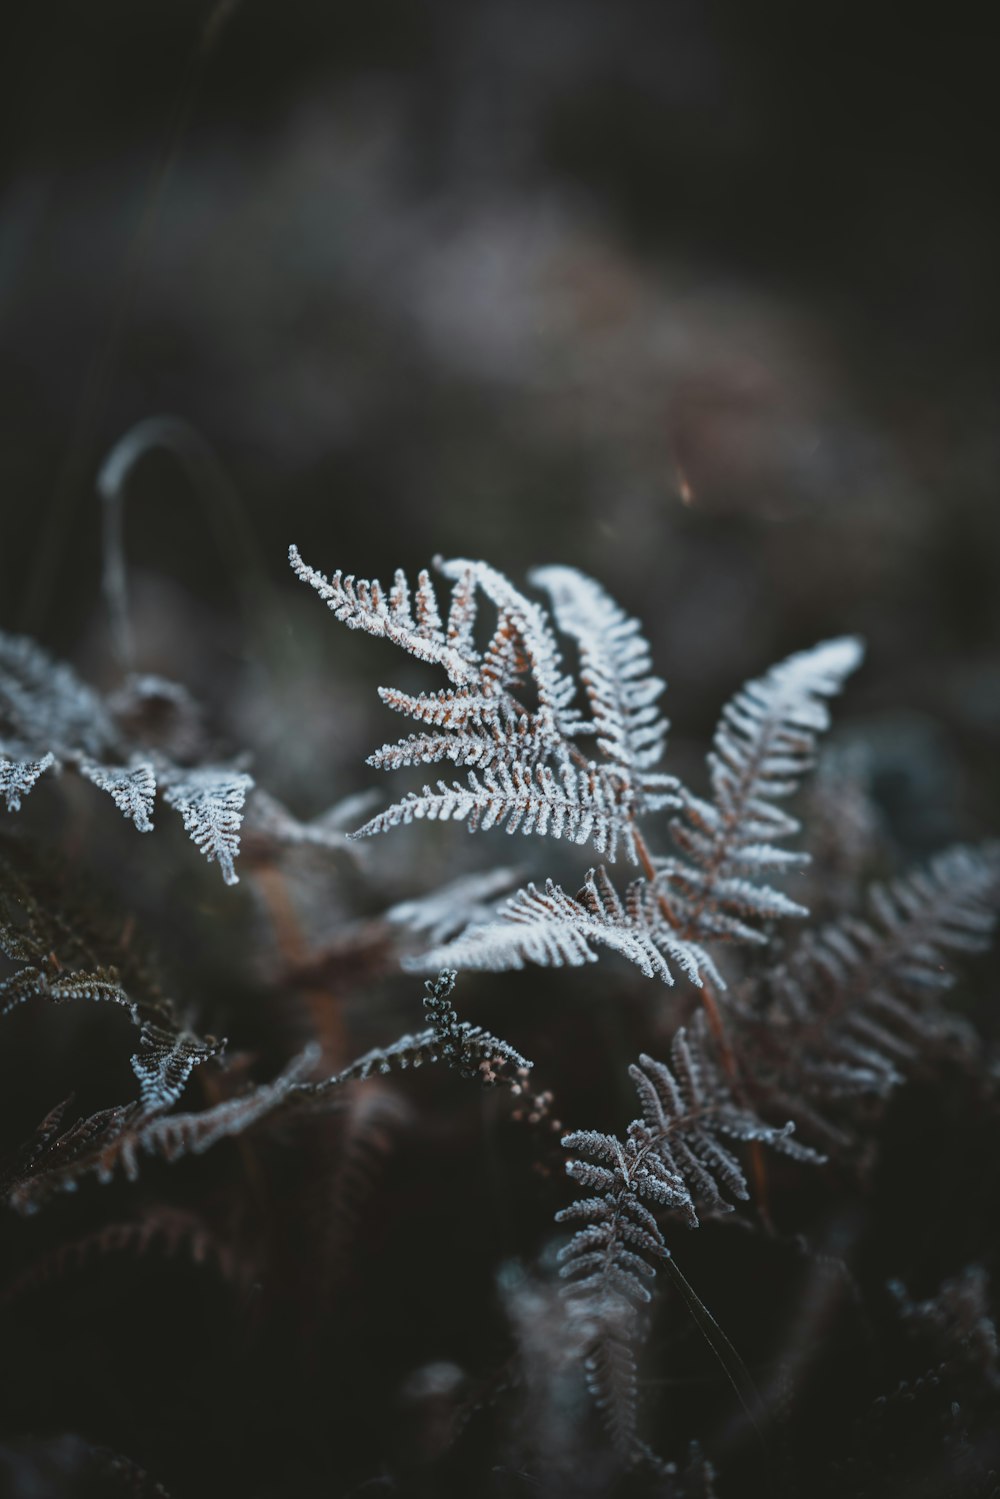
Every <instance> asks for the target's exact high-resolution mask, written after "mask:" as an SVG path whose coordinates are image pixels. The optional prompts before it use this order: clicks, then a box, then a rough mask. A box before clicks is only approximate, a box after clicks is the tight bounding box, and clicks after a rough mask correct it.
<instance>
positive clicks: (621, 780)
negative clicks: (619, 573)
mask: <svg viewBox="0 0 1000 1499" xmlns="http://www.w3.org/2000/svg"><path fill="white" fill-rule="evenodd" d="M290 557H291V562H292V566H293V568H294V570H295V571H296V573H297V574H298V576H299V577H301V578H302V579H303V580H304V581H306V582H308V583H309V584H310V585H311V586H312V587H313V588H315V589H316V591H317V592H318V593H319V594H320V596H321V597H322V598H324V600H325V601H326V602H327V604H328V605H329V606H330V608H331V609H332V610H333V612H334V613H335V614H336V615H337V617H338V618H340V619H342V620H344V622H345V623H347V624H348V625H351V626H352V627H355V628H362V629H365V630H368V631H369V632H370V633H371V634H374V635H384V636H386V637H388V638H390V639H392V640H394V641H395V642H396V643H397V644H399V645H400V646H402V647H403V648H404V649H406V650H408V651H410V653H411V654H413V655H416V656H417V657H418V658H419V659H421V660H424V661H427V662H431V663H434V664H439V665H441V666H443V667H444V669H445V670H446V672H447V673H448V676H449V678H450V682H451V685H450V686H449V687H448V688H447V689H444V690H440V691H437V692H425V693H412V692H403V691H400V690H397V689H395V688H389V687H383V688H380V689H379V693H380V696H381V698H382V700H383V702H384V703H385V704H386V705H387V706H388V707H390V708H392V709H393V710H394V711H397V712H400V713H403V714H406V715H408V716H409V717H411V718H414V719H416V720H417V721H418V723H419V724H421V725H422V728H421V731H420V732H417V733H413V734H410V735H408V736H406V737H404V738H402V739H399V740H396V741H394V742H390V743H386V744H384V745H382V747H381V748H380V749H378V750H376V751H375V753H374V754H373V755H372V756H371V757H370V758H369V764H371V765H373V766H375V767H377V768H379V769H385V770H399V769H404V768H407V767H413V766H423V765H435V764H440V763H442V762H446V761H447V762H450V763H452V764H453V765H455V766H457V767H460V768H461V769H463V770H464V771H465V779H464V780H453V781H446V780H438V781H437V782H436V783H433V784H430V783H429V784H425V785H424V786H423V787H422V789H421V790H419V791H411V792H409V793H408V794H407V795H406V796H404V797H403V799H402V800H400V801H398V802H395V803H393V804H392V805H391V806H389V807H388V808H386V809H385V810H384V811H383V812H380V813H379V814H378V815H377V816H375V817H373V818H371V819H370V820H369V821H368V822H367V823H365V824H364V826H363V827H361V828H360V829H359V830H358V832H357V834H356V835H355V836H357V837H368V836H371V835H373V834H376V833H383V832H386V831H388V830H389V829H391V828H394V827H398V826H400V825H404V824H409V823H413V822H419V821H458V822H464V823H466V825H467V826H468V828H469V829H470V831H472V832H477V831H481V830H487V829H490V828H494V827H504V828H506V830H507V831H508V832H509V833H514V832H517V831H521V832H523V833H537V834H541V835H544V836H549V837H553V838H560V839H563V840H566V841H570V842H576V843H579V844H584V843H590V844H591V845H592V846H593V847H594V848H596V850H597V851H598V853H600V854H602V855H603V856H604V858H605V859H606V860H607V861H608V862H613V861H614V860H615V859H616V857H617V856H618V854H619V853H624V855H625V857H627V858H628V859H630V860H631V861H632V862H634V863H637V864H639V865H641V866H642V870H643V878H641V879H639V880H637V881H634V882H633V883H632V884H631V885H630V886H629V887H628V890H627V891H626V893H625V896H624V898H622V897H620V896H619V895H618V894H617V893H616V892H615V890H614V888H613V886H612V885H611V882H610V880H608V878H607V876H606V875H604V874H603V872H602V873H601V874H600V876H599V877H594V876H592V875H591V876H588V878H587V883H586V884H585V886H584V888H583V889H582V890H581V891H580V893H579V894H578V895H577V896H575V897H574V896H570V895H567V894H566V892H565V891H564V890H563V889H562V888H561V887H560V886H558V885H555V884H553V883H552V882H551V881H549V882H548V883H547V884H546V886H545V888H544V890H542V889H540V888H539V887H537V886H536V885H534V884H532V885H528V886H527V887H526V888H525V889H524V890H521V891H519V892H518V893H517V895H515V896H514V897H513V898H512V899H511V900H509V901H508V902H507V903H506V904H505V905H504V906H503V907H502V908H501V909H500V910H499V911H498V912H497V913H496V917H495V919H494V920H493V921H481V920H478V919H475V918H474V919H473V921H472V923H471V924H470V926H469V927H468V928H467V930H466V931H465V932H464V933H461V934H460V935H459V936H457V937H455V938H454V939H453V940H451V941H446V942H445V944H444V946H441V945H440V944H434V945H433V947H432V951H431V952H429V953H427V954H425V955H424V956H423V958H421V959H415V960H413V964H412V966H415V967H424V968H433V967H437V966H439V965H440V964H442V963H444V964H451V963H457V964H459V965H462V966H472V967H482V968H491V969H504V968H519V967H522V966H523V964H524V963H525V962H537V963H541V964H543V965H546V966H559V965H562V964H571V965H576V964H579V963H583V962H588V961H591V960H592V959H593V957H594V955H595V954H594V947H595V946H606V947H611V948H613V949H615V950H617V951H618V952H620V953H622V954H623V955H624V956H625V957H627V958H628V959H629V960H630V961H631V962H633V963H635V964H636V965H637V966H638V967H639V968H640V970H641V971H642V972H643V973H645V974H647V975H654V974H655V975H657V976H659V977H660V978H662V979H664V980H665V981H666V982H668V983H669V982H671V970H672V968H673V967H679V968H680V969H681V970H682V971H684V972H685V973H687V974H688V976H689V977H691V978H692V979H694V980H695V982H698V980H699V974H704V973H706V972H707V973H709V974H710V975H711V977H712V978H713V980H714V981H715V982H717V983H718V984H719V985H720V986H722V981H721V978H720V977H719V975H718V973H717V971H716V970H715V968H714V967H713V965H712V963H711V960H710V958H709V957H708V956H707V954H706V953H705V950H704V946H703V944H704V943H706V942H711V941H714V940H722V941H734V940H737V941H746V942H761V941H764V940H765V938H764V935H763V933H762V932H761V930H760V925H761V923H766V922H769V921H772V920H774V919H777V918H782V917H787V916H802V915H804V914H806V913H805V911H804V908H803V907H802V906H801V905H800V904H799V903H798V902H796V901H794V900H792V899H791V898H790V897H789V896H788V895H786V894H785V893H784V892H783V891H782V890H779V889H775V888H773V887H772V886H771V885H769V884H767V883H764V882H763V881H762V880H761V878H760V874H761V871H763V870H771V869H777V870H779V871H780V870H787V869H789V868H793V867H795V866H797V865H799V864H801V863H803V862H804V861H805V858H806V856H805V855H803V854H798V853H789V852H787V851H785V850H783V849H781V848H779V847H778V846H777V842H778V841H780V840H781V839H784V838H786V837H787V836H789V834H791V833H792V832H795V831H796V830H797V828H798V824H797V822H796V821H795V820H794V819H793V818H792V817H790V816H789V815H788V814H787V813H785V812H783V811H780V810H779V809H778V807H777V806H776V805H775V803H776V801H777V800H780V799H781V798H782V797H785V796H788V795H790V794H791V793H792V792H793V791H794V790H795V789H796V787H797V785H798V782H799V780H800V779H801V776H802V774H803V773H804V771H805V770H807V769H808V768H809V766H810V764H811V760H812V753H813V749H814V747H815V742H816V736H817V735H818V734H819V733H820V732H821V731H822V730H823V729H825V728H826V727H827V724H828V721H829V718H828V713H827V709H826V705H825V699H826V698H827V697H829V696H831V695H832V694H833V693H835V692H837V691H838V690H839V688H840V686H841V685H842V682H843V679H844V677H845V676H846V675H847V673H848V672H849V671H851V670H852V669H853V668H854V667H855V666H856V665H857V664H858V662H859V661H860V659H861V647H860V645H859V643H858V642H857V641H855V640H852V639H846V638H845V639H842V640H833V641H829V642H827V643H826V644H824V645H820V646H817V647H815V648H814V649H813V650H811V651H803V652H800V653H799V654H797V655H795V656H791V657H789V659H788V660H787V661H784V662H782V663H781V664H779V665H778V666H776V667H774V668H773V669H772V670H771V671H770V672H769V673H768V674H767V675H766V676H764V677H762V678H760V679H759V680H758V681H754V682H750V683H749V684H748V685H747V686H745V687H744V688H743V689H742V690H741V691H740V692H739V693H738V694H737V695H736V697H735V698H734V699H733V700H732V702H730V703H729V704H728V705H727V707H726V709H725V710H724V713H723V716H722V721H721V723H720V725H719V727H718V730H717V732H716V735H715V741H714V751H713V754H712V755H711V757H710V761H709V764H710V772H711V783H712V791H713V798H714V799H713V800H712V801H705V800H702V799H700V798H698V797H695V796H694V795H692V794H691V793H690V792H689V791H687V790H686V789H685V788H683V787H680V786H679V784H678V783H677V781H676V780H675V779H674V778H673V777H670V776H667V775H664V774H663V773H662V772H660V771H659V770H657V769H656V768H655V767H656V765H657V763H658V761H659V759H660V757H661V755H662V751H663V747H664V743H665V739H666V732H667V723H666V720H665V719H664V718H663V717H662V715H661V713H660V711H659V708H658V706H657V703H658V699H659V697H660V695H661V693H662V691H663V683H662V681H661V680H660V679H659V678H658V677H656V676H655V675H653V672H652V662H651V659H650V652H649V647H648V645H647V643H646V641H645V640H644V638H643V636H642V633H641V630H640V627H639V624H638V622H637V621H636V620H635V619H633V618H631V617H630V616H629V615H628V614H626V613H625V611H624V610H623V609H621V608H620V607H619V605H618V604H616V603H615V602H614V601H613V600H612V599H610V598H609V597H608V595H607V594H606V593H605V592H604V591H603V590H602V589H601V588H600V587H599V586H598V584H596V583H594V582H593V581H592V580H591V579H589V578H586V577H584V576H583V575H582V574H581V573H578V572H576V571H575V570H574V569H572V568H565V567H548V568H542V569H540V570H538V571H537V572H536V573H534V574H533V581H534V582H536V583H537V584H539V585H540V586H541V587H542V588H544V589H545V590H546V591H547V592H548V594H549V595H550V597H551V600H552V610H553V613H554V620H553V618H552V616H550V614H549V612H548V610H546V609H545V608H544V607H543V606H542V605H541V604H538V603H535V602H533V601H532V600H530V599H528V598H527V597H526V596H525V595H524V594H522V593H521V592H519V591H518V590H517V589H516V588H515V587H514V586H513V585H512V584H511V583H510V582H509V580H508V579H507V578H505V577H504V576H503V574H501V573H499V572H497V570H496V569H494V568H491V567H489V566H488V565H487V564H485V563H482V562H474V561H469V560H464V559H463V560H456V561H451V562H441V561H439V562H438V564H437V566H438V568H439V571H441V572H442V573H443V574H444V576H445V577H447V578H449V579H450V580H452V581H453V583H454V592H453V596H452V606H451V612H450V614H449V621H450V622H449V626H448V628H447V629H445V627H444V626H442V624H441V615H440V611H439V609H438V605H437V599H436V595H435V594H434V591H433V587H432V585H431V584H430V581H429V579H427V578H426V575H421V582H420V585H419V588H418V596H419V597H421V598H423V600H424V604H423V607H422V609H420V610H418V611H417V613H416V615H414V613H413V611H412V609H411V605H410V593H409V589H408V587H407V585H406V581H405V579H404V578H403V577H402V575H399V574H397V579H396V583H395V585H394V588H393V589H392V590H390V591H389V592H388V593H387V592H386V590H385V589H383V588H382V586H381V585H380V584H379V583H378V582H377V581H373V582H360V581H358V580H356V579H354V578H350V577H347V578H345V577H344V576H343V575H342V574H340V573H336V574H334V576H333V577H332V578H331V579H327V578H324V577H323V576H322V575H321V574H319V573H316V572H315V571H314V570H313V569H311V568H308V567H307V566H306V565H305V564H304V563H303V562H302V559H301V557H300V556H299V554H298V552H297V550H296V549H295V548H294V547H293V548H292V549H291V552H290ZM477 593H478V594H481V595H483V596H484V597H485V599H486V600H487V602H488V604H489V605H491V606H492V609H493V610H494V611H495V612H496V617H497V622H496V627H495V630H494V633H493V635H492V637H491V638H490V640H489V643H488V644H487V646H486V647H485V649H484V650H482V652H477V650H476V648H475V644H474V641H473V632H472V624H473V622H474V621H475V619H476V607H475V601H476V595H477ZM456 618H457V620H458V621H459V623H458V624H454V625H453V624H452V623H451V621H453V620H454V619H456ZM556 625H558V627H559V628H560V629H561V630H562V631H563V632H564V633H565V634H566V635H568V636H570V637H571V638H572V639H573V641H574V642H575V645H576V648H577V652H578V656H579V683H577V682H576V681H575V680H574V678H573V676H572V675H571V674H570V673H568V672H567V671H566V670H565V669H564V667H563V664H562V659H561V656H560V654H559V647H558V644H557V640H556V634H555V626H556ZM581 703H583V704H584V705H585V709H586V711H583V710H582V709H581V706H580V704H581ZM581 744H584V745H587V746H588V747H589V748H590V751H591V753H588V752H586V751H585V750H584V749H582V748H581ZM594 750H596V756H595V755H593V751H594ZM669 807H676V808H679V810H680V815H679V816H678V817H677V818H676V819H675V820H674V821H673V823H672V824H671V831H672V834H673V838H674V842H675V845H676V848H677V853H676V854H673V855H670V856H666V857H657V856H656V855H655V854H654V853H652V852H651V851H650V849H649V846H648V845H647V842H646V837H645V831H644V830H643V829H641V828H640V822H639V820H640V818H641V817H643V816H646V815H649V814H651V813H655V812H657V811H663V810H664V809H666V808H669ZM477 914H478V913H477ZM723 987H724V986H723Z"/></svg>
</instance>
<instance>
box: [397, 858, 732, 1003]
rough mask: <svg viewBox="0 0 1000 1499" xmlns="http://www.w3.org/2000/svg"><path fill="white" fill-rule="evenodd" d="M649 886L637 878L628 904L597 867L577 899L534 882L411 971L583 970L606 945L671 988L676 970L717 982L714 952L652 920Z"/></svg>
mask: <svg viewBox="0 0 1000 1499" xmlns="http://www.w3.org/2000/svg"><path fill="white" fill-rule="evenodd" d="M647 889H648V887H647V883H646V881H645V880H635V881H633V883H632V884H631V885H630V886H629V888H628V890H627V891H626V894H625V899H624V901H623V900H622V899H621V897H620V896H619V895H618V892H617V891H616V890H615V888H614V886H613V885H612V883H611V881H610V879H609V878H608V875H607V872H606V870H605V869H603V867H602V868H598V869H596V870H595V869H592V870H590V871H589V872H588V874H587V878H586V882H585V884H584V885H583V888H582V889H581V890H580V891H579V892H578V894H577V895H575V896H573V895H568V894H567V893H566V891H565V890H563V889H562V888H561V887H560V886H559V885H556V884H554V883H553V882H552V881H551V880H548V881H546V884H545V888H544V889H543V890H540V889H538V888H537V887H536V886H535V885H533V884H531V885H528V886H527V887H526V888H525V889H523V890H519V891H518V892H517V893H516V894H515V895H513V896H511V898H510V899H509V900H508V901H506V902H505V904H504V905H503V906H501V907H500V909H499V911H498V912H497V915H496V918H495V919H494V920H493V921H488V922H484V923H482V924H480V925H475V926H470V927H468V928H467V929H466V931H464V932H463V933H462V934H461V935H460V936H458V937H456V938H455V939H454V941H452V942H448V943H446V944H445V945H444V946H442V947H436V948H433V949H432V950H431V951H430V952H427V953H422V954H420V955H419V956H418V957H415V958H413V959H410V960H406V965H405V966H407V967H411V968H415V969H419V970H421V971H428V970H430V969H434V968H440V967H442V966H454V967H456V968H486V969H492V970H494V971H497V970H507V969H519V968H523V967H524V965H525V963H526V962H529V963H538V964H539V965H541V966H542V967H544V968H561V967H564V966H565V967H570V968H578V967H580V966H581V965H582V964H584V963H594V962H596V961H597V953H596V952H595V951H594V948H595V947H607V948H610V949H611V950H612V951H614V952H617V953H618V954H619V955H620V956H621V957H623V958H626V959H627V960H628V961H629V962H630V963H634V964H635V966H636V967H637V968H638V969H639V970H640V972H641V973H643V974H644V975H645V977H646V978H659V979H662V980H663V982H664V983H666V984H672V983H673V981H674V978H673V969H672V967H671V965H675V966H676V967H678V968H680V970H681V971H682V972H683V973H684V974H685V975H686V976H687V977H688V978H689V979H690V980H691V981H692V983H694V984H699V985H700V984H701V982H702V978H701V974H702V972H703V971H707V972H708V973H709V974H710V975H712V976H713V977H714V978H715V979H716V981H719V977H718V974H716V972H715V969H714V966H713V964H712V962H711V960H710V958H709V957H708V955H707V954H706V953H705V952H704V951H703V950H702V949H701V948H700V947H698V946H697V945H696V944H693V943H686V942H682V941H680V940H679V939H678V938H676V937H675V936H674V935H673V933H672V932H671V931H670V928H669V927H668V926H667V925H666V924H663V925H662V926H660V927H657V926H655V925H654V924H652V923H651V921H650V919H649V917H648V913H647V910H646V904H645V901H646V894H647Z"/></svg>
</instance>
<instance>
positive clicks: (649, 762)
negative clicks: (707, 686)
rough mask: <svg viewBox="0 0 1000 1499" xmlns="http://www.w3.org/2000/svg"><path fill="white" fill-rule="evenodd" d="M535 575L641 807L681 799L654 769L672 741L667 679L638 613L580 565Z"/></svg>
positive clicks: (599, 731)
mask: <svg viewBox="0 0 1000 1499" xmlns="http://www.w3.org/2000/svg"><path fill="white" fill-rule="evenodd" d="M531 581H532V582H533V583H535V584H537V585H538V586H539V587H541V588H544V589H545V590H546V591H547V593H548V594H549V596H550V598H551V599H552V608H553V612H554V614H555V619H556V623H557V625H558V626H559V628H560V629H561V630H562V631H563V632H564V633H565V634H567V635H570V636H572V637H573V639H574V640H575V641H576V643H577V646H578V649H579V652H580V681H581V684H582V686H583V689H584V691H585V693H586V696H587V702H588V705H589V708H590V713H591V718H592V720H593V727H594V732H595V733H596V735H597V746H598V748H599V750H600V751H601V753H602V754H603V755H604V756H605V757H606V758H607V760H608V761H609V763H610V764H611V766H612V767H613V769H614V772H615V774H616V775H617V776H619V777H620V778H621V780H622V782H623V783H624V784H626V785H627V786H628V787H629V789H630V790H631V791H632V792H633V793H634V795H635V798H636V805H637V810H641V811H655V810H657V809H658V808H660V807H662V806H664V805H669V806H674V805H676V798H675V797H674V796H673V795H672V794H665V793H672V792H673V790H674V789H675V788H676V782H675V781H674V780H673V778H672V777H668V776H663V775H657V774H652V773H651V772H652V768H653V766H655V765H658V764H659V762H660V760H661V759H662V757H663V750H664V746H665V744H666V738H667V728H668V724H667V721H666V719H665V718H664V717H663V716H662V714H661V713H660V711H659V709H658V708H657V706H656V701H657V699H658V698H659V697H660V695H661V694H662V693H663V691H664V689H665V686H666V683H664V682H663V681H661V679H660V678H659V677H656V676H654V675H653V671H652V661H651V659H650V653H649V646H648V644H647V643H646V641H645V639H644V638H643V635H642V631H641V627H640V625H639V622H638V620H636V619H632V618H630V617H629V616H628V615H627V614H626V613H625V611H624V610H623V609H621V608H620V607H619V606H618V605H617V604H616V603H615V602H614V600H613V599H611V598H609V596H608V595H607V594H606V593H605V592H604V590H603V588H601V587H600V586H599V585H598V584H597V583H595V582H594V581H593V580H592V579H591V578H587V577H585V576H584V575H583V573H579V572H577V571H576V570H575V569H574V568H571V567H543V568H538V569H537V570H536V571H535V572H533V573H532V575H531Z"/></svg>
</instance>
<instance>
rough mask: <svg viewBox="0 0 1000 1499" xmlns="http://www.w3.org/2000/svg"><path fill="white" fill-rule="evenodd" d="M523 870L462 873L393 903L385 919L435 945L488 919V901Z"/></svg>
mask: <svg viewBox="0 0 1000 1499" xmlns="http://www.w3.org/2000/svg"><path fill="white" fill-rule="evenodd" d="M519 874H520V871H519V870H517V869H490V870H487V871H486V872H484V873H483V874H463V875H460V876H459V878H458V879H457V880H450V881H449V882H448V884H447V885H442V886H441V887H440V888H439V889H437V890H432V891H430V893H429V894H427V895H421V896H418V897H416V899H414V900H404V901H399V902H398V903H397V904H396V905H394V906H390V908H389V910H388V911H386V913H385V920H386V921H388V922H390V923H391V924H392V925H393V926H399V927H403V928H404V929H405V930H407V931H410V932H414V933H417V934H418V935H419V936H421V937H425V938H426V939H427V940H428V941H430V942H431V943H433V944H434V945H438V944H440V943H443V942H447V941H448V939H449V938H450V937H454V936H455V935H456V933H458V932H460V931H462V930H463V929H464V928H465V927H468V926H472V925H475V924H477V923H480V922H483V921H486V920H488V919H489V917H490V916H491V915H492V908H491V907H490V906H489V905H487V902H488V901H489V900H491V899H492V898H493V897H494V896H497V895H502V894H503V893H504V892H505V891H507V890H509V889H510V888H511V886H512V885H514V884H516V883H517V880H518V877H519ZM445 966H447V965H445Z"/></svg>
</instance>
